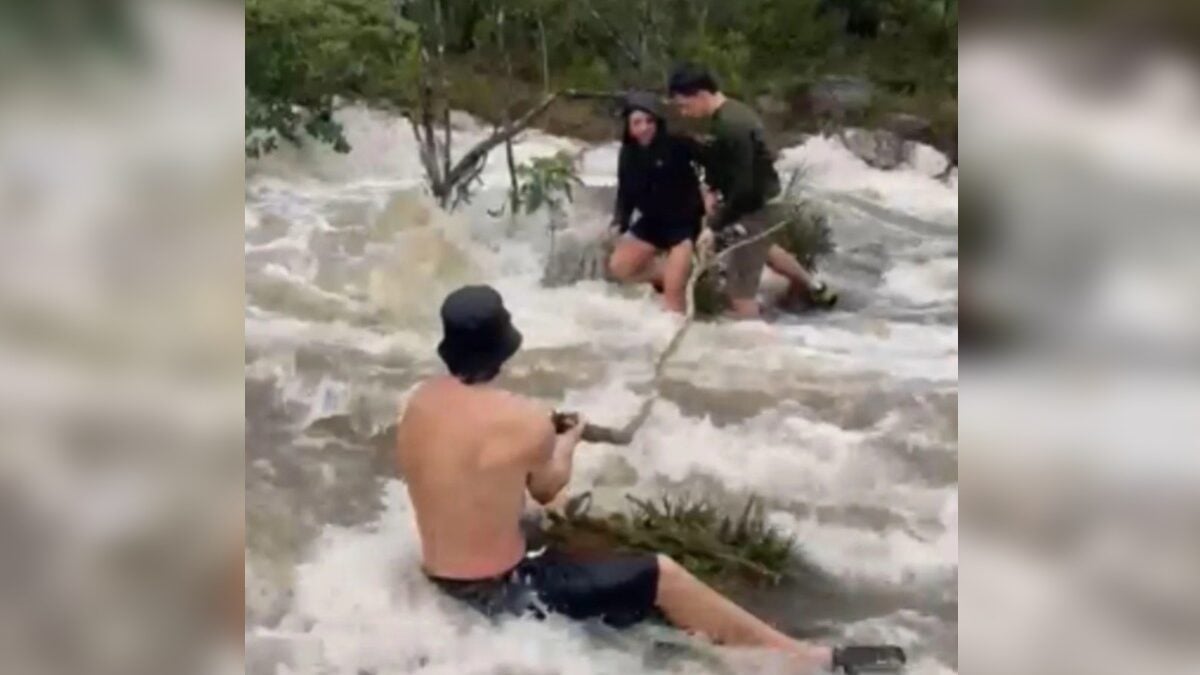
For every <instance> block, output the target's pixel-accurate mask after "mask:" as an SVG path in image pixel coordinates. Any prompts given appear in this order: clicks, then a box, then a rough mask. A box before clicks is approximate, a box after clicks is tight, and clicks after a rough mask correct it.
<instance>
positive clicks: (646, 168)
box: [613, 93, 704, 233]
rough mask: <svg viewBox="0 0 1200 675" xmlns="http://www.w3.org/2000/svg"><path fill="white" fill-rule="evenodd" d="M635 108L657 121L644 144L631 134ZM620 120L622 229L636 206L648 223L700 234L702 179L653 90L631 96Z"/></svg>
mask: <svg viewBox="0 0 1200 675" xmlns="http://www.w3.org/2000/svg"><path fill="white" fill-rule="evenodd" d="M635 110H641V111H644V112H647V113H650V114H651V115H654V118H655V120H656V121H657V122H658V129H657V132H656V133H655V135H654V140H653V141H651V142H650V145H648V146H642V145H641V144H639V143H638V142H637V141H636V140H635V139H634V138H633V137H631V136H630V135H629V115H630V114H632V113H633V111H635ZM624 120H625V121H624V131H623V136H622V139H621V154H620V158H619V160H618V163H617V203H616V207H615V209H614V211H615V212H614V215H613V219H614V221H615V222H616V224H617V225H618V226H619V227H620V229H621V231H622V232H624V231H625V230H627V229H629V226H630V222H629V220H630V217H631V216H632V214H633V211H634V209H637V210H638V212H640V213H641V214H642V219H643V220H644V221H646V222H647V224H648V225H650V226H651V227H660V226H661V227H669V228H672V229H673V228H680V227H683V228H695V230H696V232H697V233H698V232H699V227H700V220H701V218H702V217H703V215H704V202H703V200H702V199H701V197H700V180H699V178H697V176H696V172H695V170H694V169H693V168H692V161H693V150H692V144H691V143H690V142H689V141H688V140H686V139H682V138H677V137H672V136H671V135H670V134H668V133H667V121H666V119H665V116H664V115H663V111H662V108H661V107H660V106H659V103H658V100H657V98H656V97H655V96H654V95H652V94H643V93H635V94H631V95H629V96H628V97H627V98H626V102H625V111H624Z"/></svg>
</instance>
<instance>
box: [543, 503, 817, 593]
mask: <svg viewBox="0 0 1200 675" xmlns="http://www.w3.org/2000/svg"><path fill="white" fill-rule="evenodd" d="M626 499H628V500H629V502H630V504H631V508H630V510H629V512H628V513H612V514H607V515H603V516H598V515H592V514H590V513H589V510H588V508H587V505H588V504H590V496H589V495H583V496H581V497H577V498H575V499H574V500H572V504H571V505H569V506H568V508H567V509H566V512H565V513H564V514H555V513H551V515H550V521H549V525H548V527H547V528H546V530H545V534H546V536H547V538H548V539H549V540H550V541H551V542H554V543H556V544H557V545H559V546H561V547H563V548H564V549H566V550H567V551H568V552H574V553H576V554H578V555H584V556H586V555H589V554H594V553H603V552H604V551H606V550H609V551H611V550H618V551H641V552H647V553H662V554H666V555H669V556H671V557H672V558H673V559H675V561H676V562H678V563H679V564H680V565H683V567H685V568H686V569H687V570H688V571H690V572H691V573H693V574H695V575H696V576H698V577H700V578H702V579H705V580H708V581H710V582H715V583H720V582H728V581H735V580H739V581H750V582H753V583H759V584H765V585H774V584H778V583H779V582H781V581H782V580H783V579H784V577H785V576H786V574H787V573H788V570H789V569H790V568H792V567H793V565H794V563H796V562H798V550H797V547H796V545H795V543H794V541H793V540H792V538H791V537H788V536H785V535H784V534H782V533H780V532H779V531H778V530H776V529H774V528H773V527H771V526H770V525H769V524H768V523H767V521H766V516H765V513H764V510H763V507H762V502H760V501H759V500H758V499H757V498H754V497H751V498H750V499H748V500H747V501H746V505H745V506H744V507H743V508H742V509H741V511H740V512H738V513H736V514H733V513H725V512H722V510H721V509H719V508H717V507H716V506H714V505H713V504H712V503H711V502H709V501H706V500H704V499H701V498H695V497H691V496H688V495H684V496H679V497H669V496H668V497H663V498H661V499H659V500H655V501H650V500H640V499H636V498H634V497H626Z"/></svg>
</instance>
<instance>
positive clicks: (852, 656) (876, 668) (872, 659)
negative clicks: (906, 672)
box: [833, 645, 908, 675]
mask: <svg viewBox="0 0 1200 675" xmlns="http://www.w3.org/2000/svg"><path fill="white" fill-rule="evenodd" d="M905 663H908V657H907V656H906V655H905V654H904V650H903V649H901V648H900V647H896V646H894V645H850V646H847V647H837V648H835V649H834V650H833V670H834V672H838V671H841V672H844V673H846V675H857V674H858V673H898V672H900V671H902V670H903V669H904V664H905Z"/></svg>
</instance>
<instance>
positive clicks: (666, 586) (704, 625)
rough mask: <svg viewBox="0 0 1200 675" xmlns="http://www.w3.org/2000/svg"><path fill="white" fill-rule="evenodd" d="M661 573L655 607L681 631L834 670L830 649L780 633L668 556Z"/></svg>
mask: <svg viewBox="0 0 1200 675" xmlns="http://www.w3.org/2000/svg"><path fill="white" fill-rule="evenodd" d="M658 570H659V575H658V594H657V597H656V598H655V604H656V605H657V606H658V608H659V609H661V610H662V612H663V614H665V615H666V616H667V619H669V620H670V621H671V623H673V624H675V625H676V626H678V627H679V628H682V629H684V630H687V631H692V632H696V633H700V634H702V635H704V636H705V637H707V638H708V639H710V640H712V641H713V642H716V643H717V644H723V645H730V646H743V647H767V648H771V649H778V650H781V651H784V652H787V653H788V654H790V655H791V656H793V657H795V658H796V659H797V660H799V661H800V663H801V664H802V665H803V666H805V667H808V668H812V669H814V670H815V669H818V668H830V667H831V665H832V662H833V650H832V649H831V648H830V647H822V646H819V645H813V644H808V643H804V642H800V641H799V640H795V639H793V638H790V637H788V636H787V635H784V634H783V633H780V632H779V631H777V630H775V629H774V628H772V627H770V626H769V625H767V624H766V623H764V622H763V621H762V620H760V619H758V618H757V617H755V616H754V615H753V614H750V613H749V612H747V611H746V610H744V609H742V608H741V607H738V606H737V605H736V604H734V603H733V602H732V601H731V600H729V599H728V598H726V597H725V596H723V595H721V594H720V593H718V592H716V591H714V590H713V589H711V588H709V587H708V586H706V585H705V584H704V583H703V582H701V581H700V580H699V579H697V578H696V577H694V576H692V575H691V573H690V572H688V571H687V570H685V569H683V567H681V566H680V565H679V564H678V563H676V562H675V561H674V560H671V559H670V558H668V557H667V556H663V555H660V556H658Z"/></svg>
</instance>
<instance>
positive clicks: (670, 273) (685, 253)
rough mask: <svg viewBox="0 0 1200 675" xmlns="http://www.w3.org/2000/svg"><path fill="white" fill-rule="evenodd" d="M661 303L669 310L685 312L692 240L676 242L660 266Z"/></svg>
mask: <svg viewBox="0 0 1200 675" xmlns="http://www.w3.org/2000/svg"><path fill="white" fill-rule="evenodd" d="M661 270H662V286H663V305H665V306H666V308H667V309H668V310H669V311H672V312H678V313H680V314H683V313H685V312H687V282H688V277H689V276H690V275H691V273H692V242H690V241H684V242H682V243H679V244H676V246H675V248H673V249H671V250H670V252H669V253H667V259H666V262H665V263H663V265H662V267H661Z"/></svg>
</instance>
